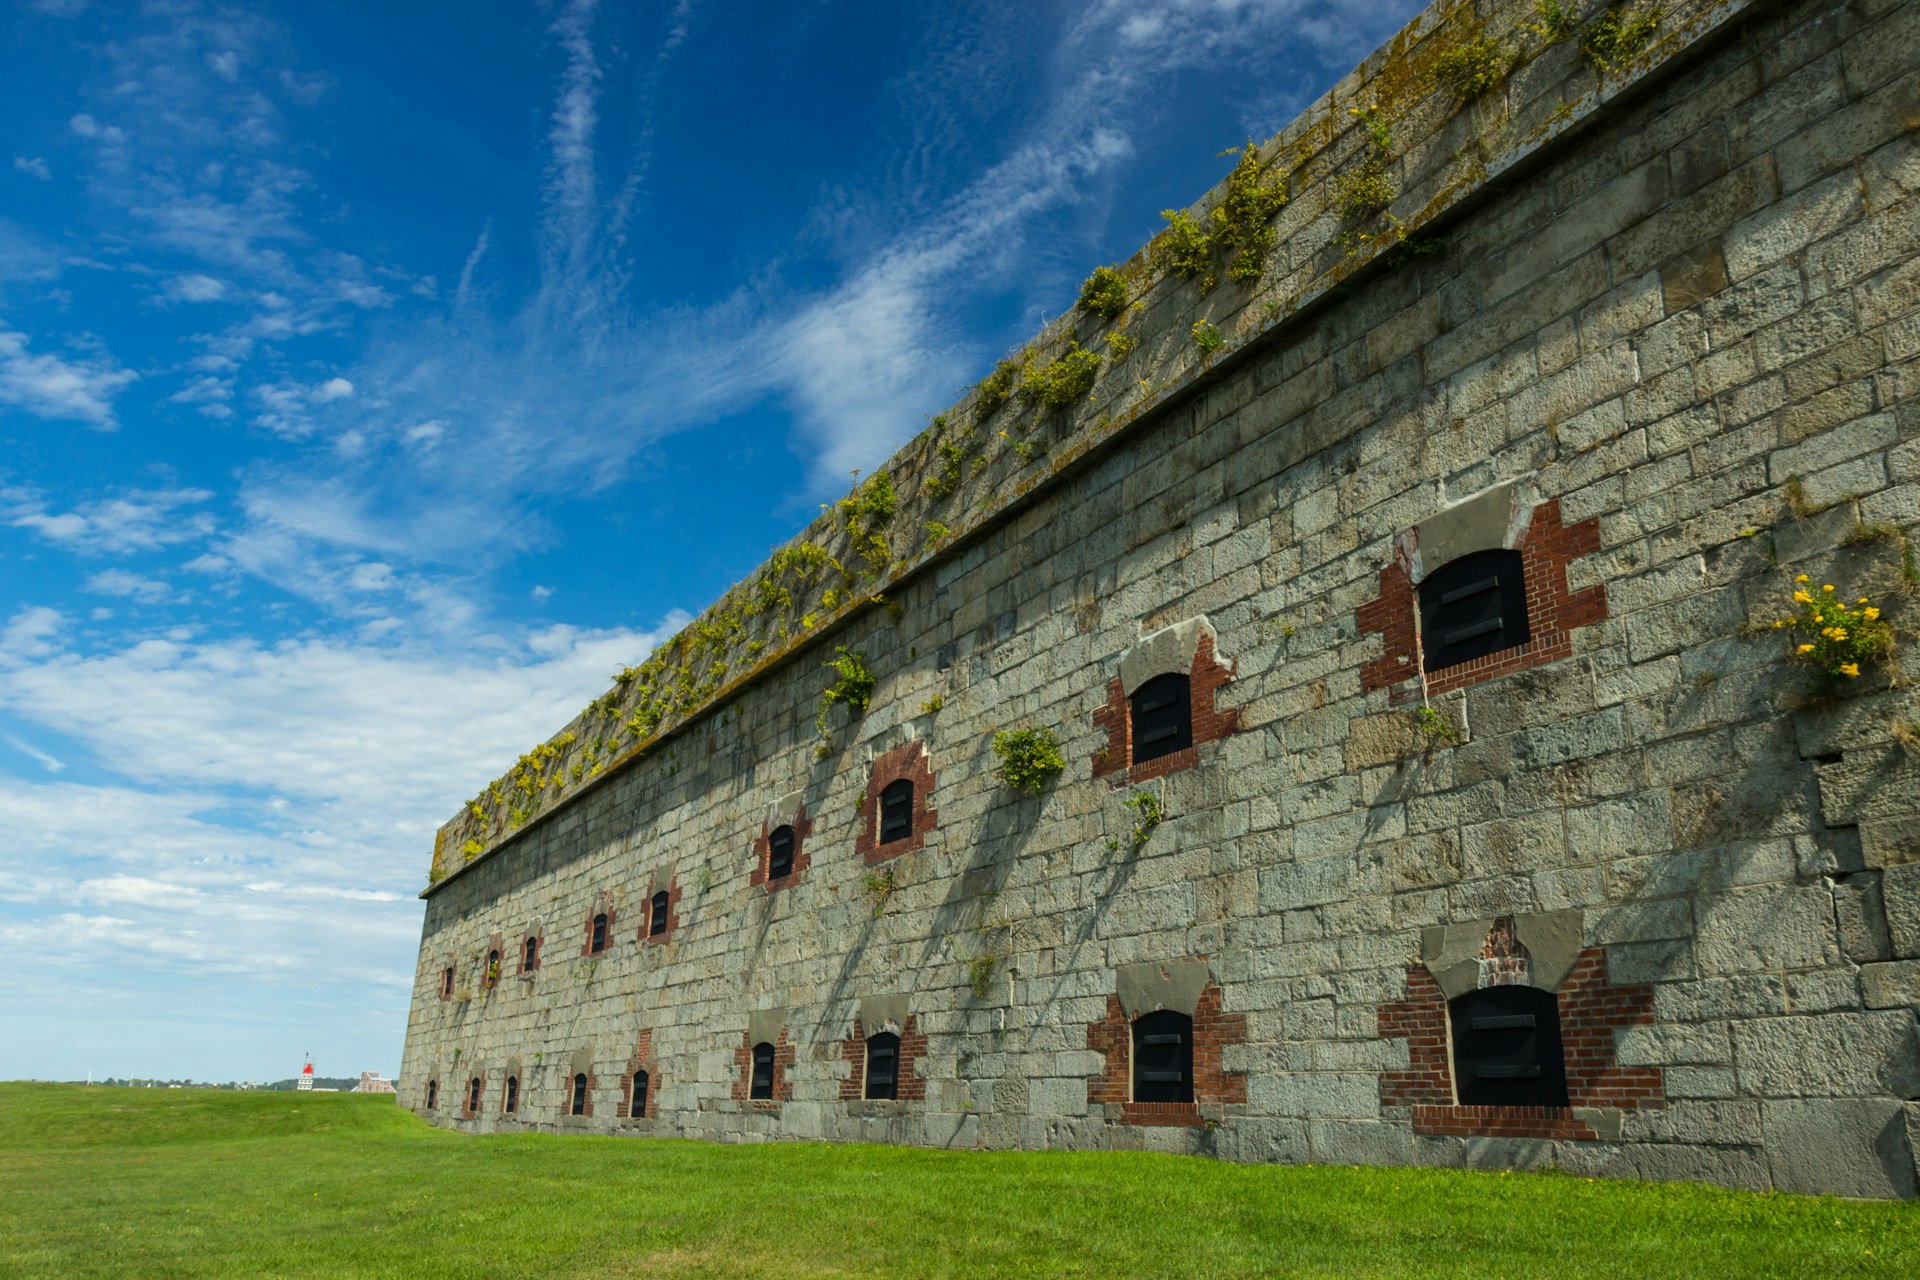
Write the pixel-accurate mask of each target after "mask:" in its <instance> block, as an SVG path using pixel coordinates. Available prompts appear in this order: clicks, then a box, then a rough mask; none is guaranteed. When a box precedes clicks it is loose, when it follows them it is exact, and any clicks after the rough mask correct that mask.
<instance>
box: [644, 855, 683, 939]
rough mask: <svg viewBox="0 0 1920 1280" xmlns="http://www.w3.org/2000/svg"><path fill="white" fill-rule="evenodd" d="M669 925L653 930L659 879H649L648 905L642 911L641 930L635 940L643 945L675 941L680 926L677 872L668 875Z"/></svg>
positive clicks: (678, 877)
mask: <svg viewBox="0 0 1920 1280" xmlns="http://www.w3.org/2000/svg"><path fill="white" fill-rule="evenodd" d="M666 888H667V927H666V929H665V930H664V931H663V932H660V933H655V932H653V895H654V894H656V893H659V892H660V882H659V881H658V880H651V879H650V880H648V881H647V896H646V899H645V902H646V905H645V907H644V908H643V909H642V910H641V912H640V930H639V932H638V933H637V934H636V935H635V940H636V941H638V942H639V943H640V944H641V945H642V946H646V945H648V944H654V945H660V946H664V945H665V944H667V943H669V942H672V941H673V931H674V930H675V929H678V928H679V927H680V876H679V874H678V873H677V872H676V873H675V874H673V875H670V876H668V877H667V886H666Z"/></svg>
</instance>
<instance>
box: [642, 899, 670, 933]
mask: <svg viewBox="0 0 1920 1280" xmlns="http://www.w3.org/2000/svg"><path fill="white" fill-rule="evenodd" d="M666 931H667V891H666V890H665V889H662V890H661V891H660V892H658V893H656V894H654V895H653V919H652V921H650V922H649V923H648V925H647V933H648V935H649V936H651V937H655V938H657V937H659V936H660V935H661V934H663V933H665V932H666Z"/></svg>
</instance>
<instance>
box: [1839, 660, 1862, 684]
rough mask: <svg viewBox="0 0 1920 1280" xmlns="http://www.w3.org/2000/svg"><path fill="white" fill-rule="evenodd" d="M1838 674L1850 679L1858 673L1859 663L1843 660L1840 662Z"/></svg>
mask: <svg viewBox="0 0 1920 1280" xmlns="http://www.w3.org/2000/svg"><path fill="white" fill-rule="evenodd" d="M1840 674H1841V675H1843V676H1845V677H1846V678H1847V679H1849V680H1851V679H1853V678H1854V677H1855V676H1857V675H1859V674H1860V664H1859V663H1857V662H1843V663H1841V664H1840Z"/></svg>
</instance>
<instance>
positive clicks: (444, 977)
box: [440, 965, 453, 1000]
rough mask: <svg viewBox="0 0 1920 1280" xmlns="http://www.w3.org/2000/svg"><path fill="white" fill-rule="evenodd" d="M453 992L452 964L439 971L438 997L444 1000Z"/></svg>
mask: <svg viewBox="0 0 1920 1280" xmlns="http://www.w3.org/2000/svg"><path fill="white" fill-rule="evenodd" d="M452 994H453V966H452V965H448V966H447V967H446V968H445V969H442V970H441V971H440V998H441V999H442V1000H445V999H446V998H447V997H449V996H451V995H452Z"/></svg>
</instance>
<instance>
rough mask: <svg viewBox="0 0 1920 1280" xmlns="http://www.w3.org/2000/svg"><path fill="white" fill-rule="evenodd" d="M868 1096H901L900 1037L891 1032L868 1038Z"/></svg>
mask: <svg viewBox="0 0 1920 1280" xmlns="http://www.w3.org/2000/svg"><path fill="white" fill-rule="evenodd" d="M867 1096H868V1097H869V1098H897V1097H899V1096H900V1037H899V1036H897V1035H895V1034H893V1032H891V1031H882V1032H881V1033H880V1034H879V1035H877V1036H869V1037H868V1038H867Z"/></svg>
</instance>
